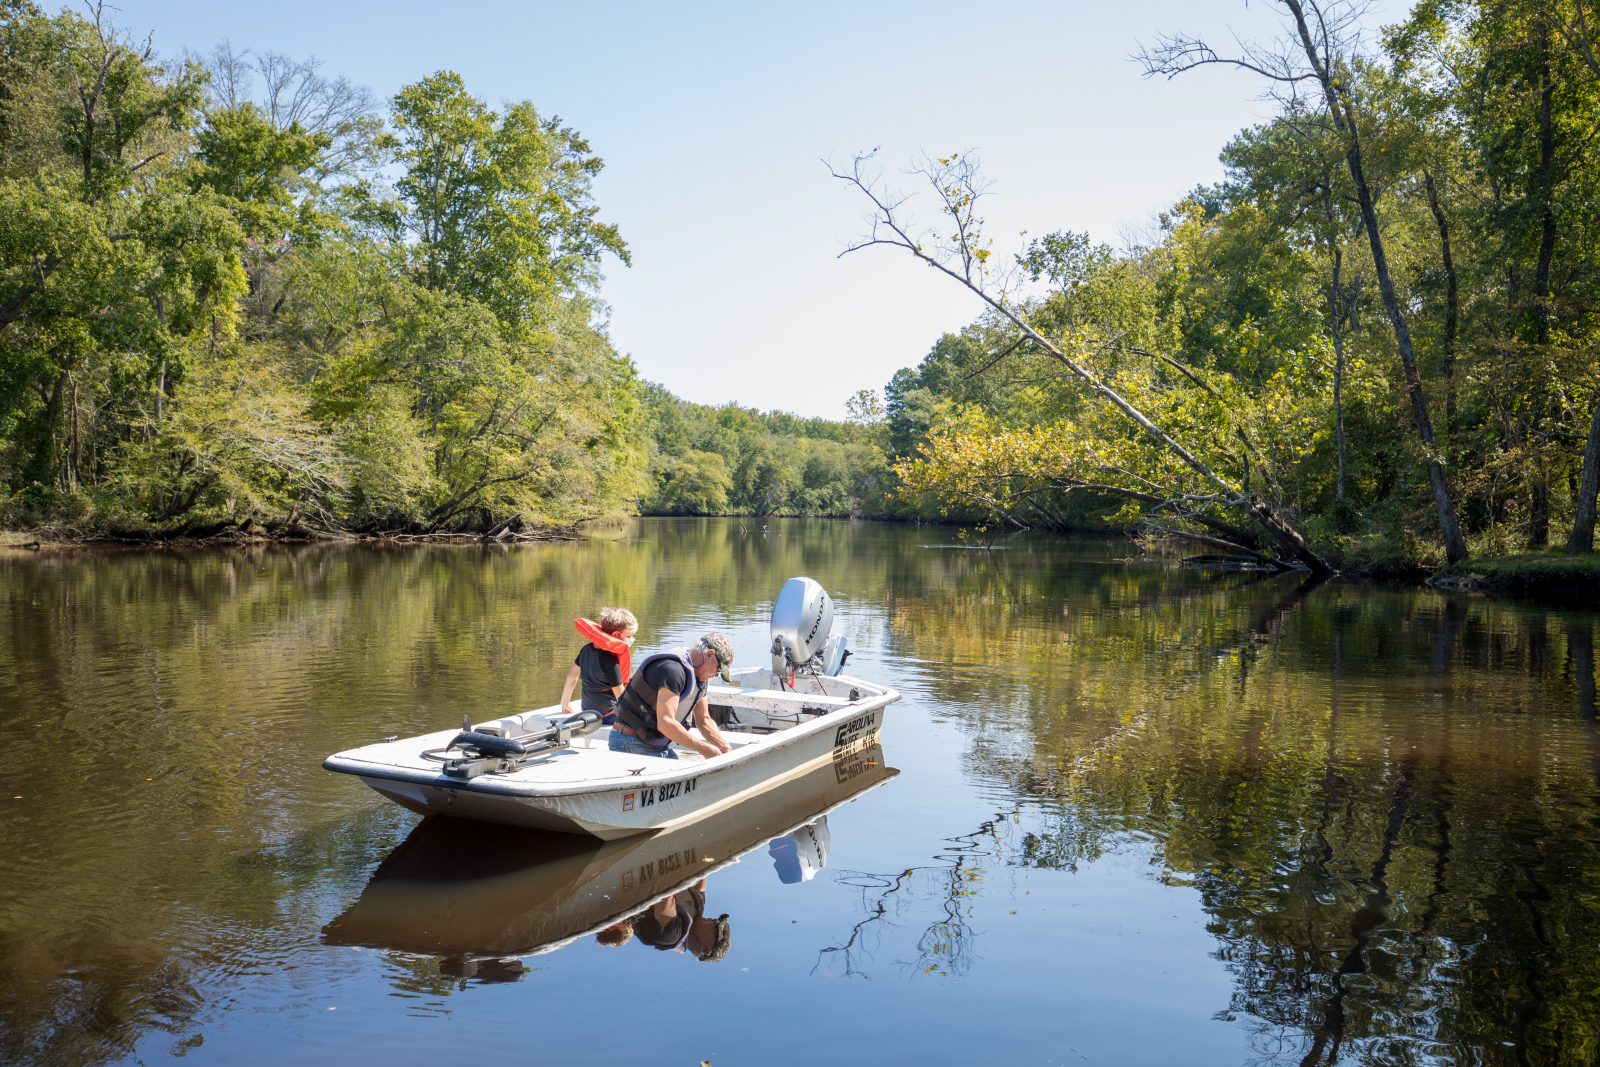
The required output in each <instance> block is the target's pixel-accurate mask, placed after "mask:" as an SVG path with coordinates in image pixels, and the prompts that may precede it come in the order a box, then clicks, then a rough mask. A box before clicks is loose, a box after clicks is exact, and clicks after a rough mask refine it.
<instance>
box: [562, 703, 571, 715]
mask: <svg viewBox="0 0 1600 1067" xmlns="http://www.w3.org/2000/svg"><path fill="white" fill-rule="evenodd" d="M561 714H563V715H571V714H572V704H571V702H570V701H566V700H563V701H562V702H561Z"/></svg>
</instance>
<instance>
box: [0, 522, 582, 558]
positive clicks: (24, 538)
mask: <svg viewBox="0 0 1600 1067" xmlns="http://www.w3.org/2000/svg"><path fill="white" fill-rule="evenodd" d="M579 536H580V535H579V533H578V528H577V527H576V526H539V527H535V526H527V525H522V526H518V527H516V528H515V529H513V528H511V527H509V526H507V525H506V524H504V523H502V524H501V525H500V526H497V527H495V528H494V529H491V530H487V531H484V532H481V533H471V532H468V533H442V532H439V533H425V532H424V533H413V532H408V531H375V532H360V533H352V532H347V531H329V530H316V529H310V528H307V527H303V526H283V527H277V528H273V529H268V528H266V527H261V526H255V525H250V526H237V525H228V526H226V527H224V528H221V529H218V528H215V527H209V528H201V529H185V530H176V531H124V530H116V531H106V530H79V529H77V528H75V527H71V526H41V527H39V528H37V529H33V530H0V549H19V550H24V551H41V550H45V549H67V548H118V547H123V548H140V547H147V548H160V547H177V546H191V547H204V546H228V545H266V544H308V543H312V542H332V543H349V544H396V545H403V544H519V543H527V542H547V541H575V540H577V539H578V538H579Z"/></svg>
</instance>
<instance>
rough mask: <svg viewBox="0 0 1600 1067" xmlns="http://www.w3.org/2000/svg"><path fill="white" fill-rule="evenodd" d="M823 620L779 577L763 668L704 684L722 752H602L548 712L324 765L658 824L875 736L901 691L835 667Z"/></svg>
mask: <svg viewBox="0 0 1600 1067" xmlns="http://www.w3.org/2000/svg"><path fill="white" fill-rule="evenodd" d="M832 625H833V602H832V601H831V600H830V599H829V597H828V594H827V593H826V592H824V591H823V589H822V587H821V586H820V585H818V584H817V583H816V582H814V581H812V580H811V579H810V578H791V579H790V580H789V581H788V582H787V583H785V585H784V587H783V590H782V591H781V592H780V593H779V595H778V599H777V601H776V602H775V603H774V605H773V611H772V648H771V657H772V658H771V665H770V666H769V667H750V668H744V669H740V670H737V671H734V672H732V678H733V684H732V685H713V686H711V687H710V689H709V694H710V695H709V702H710V704H711V707H712V710H713V712H714V713H715V714H716V718H717V722H718V725H719V728H720V729H721V731H722V734H723V736H724V737H725V738H726V739H727V741H728V743H729V744H730V745H731V746H732V750H731V751H729V752H727V753H724V754H722V755H718V756H714V757H710V758H707V757H703V756H700V755H699V754H697V753H695V752H692V751H689V750H687V749H682V748H680V749H679V750H678V758H677V759H675V760H673V759H662V758H661V757H659V756H638V755H633V754H630V753H626V752H612V751H611V750H610V748H609V746H608V742H609V730H608V729H607V728H605V727H601V726H600V725H599V717H598V716H597V715H595V714H594V713H593V712H582V713H579V714H578V715H574V716H571V717H567V716H564V715H563V714H562V713H561V710H560V708H559V707H552V708H544V709H541V710H538V711H528V712H523V713H521V714H517V715H511V716H507V717H505V718H500V719H492V720H489V721H486V722H479V723H477V724H471V723H470V722H469V723H467V724H465V725H464V727H463V729H462V730H461V731H459V732H458V731H455V730H441V731H439V732H437V733H431V734H422V735H419V736H417V737H408V738H401V739H390V740H387V741H382V742H379V743H377V744H373V745H366V746H363V747H361V748H353V749H350V750H348V751H345V752H338V753H335V754H334V755H332V756H329V757H328V758H327V759H326V760H325V761H324V762H323V766H324V767H326V768H327V769H328V770H330V771H339V772H342V773H344V774H353V775H356V776H357V777H359V778H360V779H361V780H362V781H363V782H366V783H367V784H368V785H369V786H371V787H372V788H373V789H376V790H377V791H378V792H379V793H381V794H383V795H384V796H385V797H388V798H389V799H390V800H392V801H394V802H395V803H397V804H401V805H403V806H405V807H407V808H410V809H411V810H413V811H417V812H421V813H423V814H441V815H451V816H455V817H457V818H464V819H479V820H483V821H486V822H495V823H504V824H507V825H512V826H526V827H533V828H536V829H543V830H556V831H562V832H566V833H575V834H588V835H590V836H592V837H598V838H601V839H602V840H612V839H614V838H619V837H627V836H630V835H633V834H642V833H649V832H652V831H656V830H665V829H670V828H672V827H675V826H680V825H682V824H684V823H686V822H689V821H691V820H694V819H699V818H703V817H704V816H707V815H710V814H712V813H714V812H718V811H721V810H723V809H725V808H728V807H730V806H732V805H734V804H737V803H739V802H740V801H741V800H744V799H745V798H747V797H749V796H751V795H753V794H755V793H758V792H760V791H762V790H765V789H770V788H772V787H773V786H775V785H779V784H781V783H783V782H785V781H788V780H789V779H791V778H794V777H797V776H799V775H802V774H804V773H805V772H806V771H808V770H810V769H812V768H814V767H815V766H816V765H817V764H819V763H822V762H826V761H837V760H839V759H842V758H844V757H847V756H849V755H850V754H851V753H852V752H854V751H856V750H858V749H861V748H864V747H866V746H868V745H870V744H872V743H873V742H874V741H875V740H876V739H877V736H878V730H879V728H880V726H881V725H882V723H883V713H884V709H885V708H886V707H888V705H889V704H891V703H893V702H894V701H896V700H898V699H900V694H899V693H897V692H895V691H894V690H893V689H890V688H888V687H887V686H883V685H877V684H874V683H872V682H868V681H865V680H863V679H860V678H854V677H850V676H848V675H845V674H842V673H840V672H841V670H842V669H843V666H844V662H845V660H846V659H847V658H848V657H849V655H850V652H849V650H848V647H847V642H846V640H845V639H844V638H843V637H842V636H832V635H831V634H830V631H831V629H832ZM691 732H692V731H691Z"/></svg>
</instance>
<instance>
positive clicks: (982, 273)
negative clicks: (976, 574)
mask: <svg viewBox="0 0 1600 1067" xmlns="http://www.w3.org/2000/svg"><path fill="white" fill-rule="evenodd" d="M872 159H873V156H872V154H870V153H869V154H864V155H857V156H856V157H855V158H854V159H853V160H852V163H851V166H850V168H849V170H847V171H843V172H841V171H840V170H838V169H837V168H835V167H833V166H832V165H831V164H830V165H829V168H828V169H829V172H830V173H831V174H832V175H833V176H834V177H835V178H837V179H839V180H840V181H843V182H845V183H847V184H848V185H850V186H851V187H853V188H854V189H856V190H857V191H859V192H860V193H861V194H862V195H863V196H865V197H866V198H867V199H868V200H869V201H870V202H871V204H872V212H871V214H870V215H869V218H870V225H871V228H870V230H869V232H868V235H867V236H866V237H863V238H862V239H860V240H858V241H856V242H854V243H852V244H851V245H850V246H849V247H847V248H846V249H845V251H844V252H843V253H841V255H848V254H849V253H851V252H855V251H859V250H860V249H863V248H870V247H873V246H876V245H885V246H888V247H891V248H899V249H902V250H904V251H906V252H909V253H910V254H911V255H912V256H913V257H914V258H916V259H919V260H921V261H922V262H923V263H926V264H927V265H928V266H930V267H932V268H934V269H935V270H937V271H938V272H940V273H941V274H943V275H945V276H946V277H948V278H950V279H952V280H953V281H955V282H957V283H959V284H960V285H962V286H964V287H965V288H966V289H967V290H968V291H970V292H971V293H973V294H974V295H975V296H977V297H978V298H979V299H980V300H982V301H983V302H984V303H985V304H986V305H987V306H988V307H989V309H990V310H991V311H992V312H993V313H994V314H995V315H996V316H997V317H998V319H999V320H1002V321H1004V322H1006V323H1009V324H1010V325H1011V326H1012V327H1013V328H1015V329H1016V330H1017V331H1019V334H1018V336H1017V338H1016V339H1015V340H1014V341H1013V342H1012V344H1011V345H1009V346H1008V347H1006V348H1004V349H1003V350H1002V351H1001V352H1000V353H998V354H997V355H996V356H995V358H994V359H993V360H991V361H989V363H988V364H986V365H985V367H984V368H982V370H988V369H989V368H990V367H992V366H994V365H995V364H997V363H998V362H999V361H1000V360H1002V359H1004V358H1006V357H1007V356H1009V355H1010V354H1011V353H1012V352H1013V351H1016V350H1017V349H1018V348H1019V347H1023V346H1026V348H1027V349H1029V350H1030V351H1031V352H1034V353H1037V354H1041V355H1043V356H1045V357H1046V358H1048V359H1049V360H1051V361H1054V362H1055V363H1057V364H1059V365H1060V366H1062V367H1065V368H1066V369H1067V371H1068V372H1070V376H1071V377H1072V378H1075V379H1077V380H1078V381H1079V382H1080V383H1081V384H1082V385H1084V386H1086V387H1087V388H1088V390H1089V391H1090V393H1092V394H1093V395H1094V396H1095V397H1097V398H1099V399H1100V400H1101V401H1103V402H1104V403H1103V404H1099V405H1095V407H1096V408H1097V409H1098V411H1086V412H1085V415H1086V418H1085V419H1080V420H1066V421H1063V422H1060V423H1058V424H1056V425H1054V426H1049V427H1038V426H1030V427H1026V428H1015V427H1011V428H1008V427H996V426H992V425H974V426H968V427H964V428H957V429H952V430H949V431H946V432H944V433H942V434H939V435H937V436H936V437H934V438H933V439H931V440H930V443H929V446H928V447H925V448H924V449H923V451H922V454H921V458H920V459H918V460H916V461H913V462H912V463H910V464H907V465H903V466H902V468H901V475H902V477H903V478H905V479H906V480H907V482H908V484H909V485H911V487H913V488H920V489H928V490H931V491H933V492H935V493H938V494H940V495H943V496H946V497H948V498H951V499H960V500H963V501H965V502H969V503H980V504H982V505H984V506H985V507H987V508H989V509H990V510H991V511H993V512H994V513H995V514H996V515H997V516H999V517H1001V518H1005V519H1008V520H1012V521H1016V515H1017V508H1018V506H1020V505H1022V504H1025V503H1029V502H1031V501H1034V500H1035V498H1036V496H1037V494H1038V493H1039V492H1040V491H1041V490H1052V491H1057V492H1061V491H1066V492H1073V491H1083V492H1092V493H1097V494H1100V495H1103V496H1110V497H1116V498H1120V499H1123V500H1125V501H1128V502H1129V503H1130V505H1133V506H1136V507H1138V508H1140V509H1142V510H1143V511H1145V512H1146V513H1147V514H1148V516H1149V517H1150V521H1151V522H1153V523H1156V524H1158V525H1161V524H1162V523H1163V520H1166V521H1170V520H1171V519H1172V518H1177V519H1178V520H1180V521H1182V522H1186V523H1191V524H1194V525H1198V526H1200V527H1203V528H1206V529H1208V530H1209V531H1210V534H1201V533H1199V532H1198V531H1193V530H1189V529H1186V528H1184V527H1168V526H1165V525H1162V528H1163V530H1164V531H1165V532H1167V533H1169V534H1171V535H1173V536H1179V537H1184V536H1187V537H1190V538H1192V539H1194V540H1196V541H1199V542H1201V543H1205V544H1208V545H1211V546H1213V547H1216V546H1217V541H1218V539H1217V538H1216V537H1215V536H1212V535H1214V534H1221V535H1223V537H1224V538H1225V539H1226V541H1227V542H1229V546H1230V547H1231V548H1236V549H1239V550H1240V551H1241V552H1244V553H1248V554H1251V555H1256V556H1257V557H1258V558H1263V559H1265V558H1268V557H1266V556H1264V555H1263V554H1262V553H1260V552H1258V551H1257V550H1256V548H1255V547H1254V546H1252V545H1250V544H1248V543H1247V542H1249V541H1254V540H1259V541H1260V542H1263V543H1264V544H1263V546H1262V547H1264V548H1266V549H1268V550H1270V551H1271V552H1273V553H1275V556H1274V557H1272V558H1273V559H1274V560H1275V561H1276V562H1277V564H1278V565H1280V566H1284V567H1286V568H1287V567H1303V568H1305V569H1307V570H1310V571H1312V572H1314V573H1317V574H1330V573H1332V568H1331V567H1330V566H1329V565H1328V563H1327V562H1326V561H1325V560H1323V558H1322V557H1321V556H1320V555H1319V554H1318V553H1317V552H1315V551H1314V550H1313V549H1312V548H1311V546H1310V544H1309V543H1308V542H1307V541H1306V539H1305V537H1304V536H1302V535H1301V533H1300V532H1299V530H1297V529H1296V528H1295V526H1294V525H1293V523H1292V522H1291V521H1290V520H1289V518H1288V517H1287V515H1286V514H1285V512H1286V507H1285V506H1284V504H1283V503H1281V502H1280V501H1269V500H1267V499H1264V498H1263V497H1262V496H1261V495H1260V494H1259V493H1258V492H1256V491H1254V490H1253V489H1252V488H1251V486H1250V475H1251V471H1252V469H1254V470H1255V471H1256V472H1258V473H1259V475H1260V477H1261V479H1262V481H1264V482H1265V483H1266V485H1267V486H1268V489H1269V491H1271V490H1272V487H1274V486H1275V484H1276V480H1275V479H1274V478H1273V476H1272V471H1271V465H1270V464H1269V463H1268V462H1267V461H1266V460H1265V458H1264V457H1263V455H1262V454H1261V451H1260V450H1259V449H1258V448H1257V447H1256V446H1255V444H1254V443H1253V441H1252V439H1251V435H1250V434H1249V432H1248V430H1247V429H1246V428H1245V426H1244V425H1243V423H1242V422H1241V421H1239V420H1237V419H1235V418H1233V417H1232V416H1231V415H1230V413H1229V411H1228V408H1229V406H1230V404H1234V403H1237V402H1238V401H1240V400H1241V399H1243V398H1242V397H1240V396H1238V395H1237V394H1236V393H1235V395H1232V396H1230V395H1228V394H1229V389H1228V385H1227V383H1224V382H1212V381H1208V380H1206V378H1205V377H1204V376H1203V374H1202V373H1201V372H1200V371H1199V370H1198V369H1196V368H1191V367H1187V366H1185V365H1183V364H1182V363H1181V362H1180V361H1178V360H1175V359H1172V358H1171V357H1169V356H1165V355H1161V354H1154V353H1152V352H1151V351H1150V350H1147V349H1144V348H1142V347H1140V346H1139V345H1138V344H1137V343H1136V342H1133V343H1130V339H1129V337H1128V335H1127V333H1125V332H1119V331H1118V330H1117V329H1116V328H1115V327H1114V325H1112V324H1109V323H1107V322H1105V321H1102V320H1098V319H1096V318H1095V317H1094V316H1093V315H1092V313H1091V314H1083V315H1080V314H1078V313H1076V311H1075V308H1074V303H1073V296H1074V288H1075V287H1078V286H1088V285H1090V284H1092V282H1093V280H1094V279H1093V277H1092V276H1091V275H1092V270H1089V269H1086V268H1085V266H1084V264H1083V263H1082V262H1081V260H1082V258H1083V257H1082V256H1081V253H1082V252H1083V248H1082V246H1081V245H1078V246H1075V245H1073V244H1072V242H1071V241H1070V240H1063V239H1062V238H1060V237H1054V238H1047V239H1046V240H1045V241H1043V242H1035V243H1034V245H1033V246H1032V247H1031V248H1030V249H1029V250H1028V252H1027V254H1026V255H1024V256H1018V257H1016V260H1015V266H1014V268H1013V269H1012V271H1010V272H1008V274H1007V276H1005V277H1004V278H1001V279H1000V280H999V285H998V288H994V287H992V286H991V281H993V280H995V279H994V275H993V274H992V272H991V270H990V268H989V267H988V260H989V259H990V258H991V255H992V251H991V249H990V246H989V242H988V241H987V240H986V239H985V237H984V235H983V219H982V218H980V217H979V216H978V215H977V211H976V208H977V204H978V202H979V201H980V199H981V198H982V196H983V195H984V192H985V185H984V183H983V181H982V180H981V178H980V176H979V170H978V164H977V162H976V161H975V160H974V159H972V158H971V157H970V156H965V155H961V154H956V155H952V156H948V157H945V158H942V159H935V160H927V161H925V162H924V163H923V164H922V165H921V166H920V167H918V168H916V169H915V170H914V171H913V173H915V174H918V175H920V176H921V177H923V178H924V179H926V181H927V182H928V184H929V185H930V186H931V188H932V189H933V190H934V193H935V194H936V196H937V197H938V200H939V203H940V205H941V210H942V213H943V215H944V216H945V218H946V219H947V220H948V222H949V224H950V225H951V227H952V229H951V231H950V232H949V233H946V234H939V233H935V232H932V231H923V232H918V233H913V231H912V227H911V224H910V223H909V222H908V221H907V219H906V218H905V217H904V212H903V211H902V208H903V207H904V205H905V204H906V202H907V200H908V199H909V198H908V197H906V196H902V195H898V194H895V193H892V192H889V191H888V190H886V189H885V188H884V187H883V185H882V183H881V181H879V180H878V179H877V177H876V176H874V175H871V174H869V173H868V166H869V164H870V162H871V160H872ZM1069 237H1070V235H1069ZM1052 241H1054V242H1055V243H1054V244H1052V243H1051V242H1052ZM1024 273H1025V274H1027V275H1029V276H1031V278H1032V280H1034V281H1037V280H1038V279H1039V278H1040V277H1049V278H1050V279H1051V280H1052V281H1054V282H1055V283H1057V284H1056V289H1055V291H1054V292H1053V293H1051V294H1050V296H1048V297H1046V298H1043V299H1039V300H1035V301H1031V302H1030V301H1025V300H1021V299H1018V298H1017V288H1018V287H1019V285H1020V281H1021V277H1022V275H1023V274H1024ZM1052 327H1054V329H1052ZM1052 333H1053V334H1054V336H1051V334H1052ZM1107 358H1108V359H1109V362H1107V364H1106V367H1105V369H1101V368H1099V367H1097V365H1096V363H1097V361H1101V360H1103V359H1107ZM1130 360H1131V361H1133V362H1132V363H1128V362H1125V361H1130ZM1134 365H1136V366H1137V367H1138V372H1137V373H1134V372H1132V370H1131V368H1132V367H1133V366H1134ZM1119 370H1121V371H1123V373H1119ZM1174 374H1176V378H1174V377H1173V375H1174ZM1174 397H1179V398H1181V401H1182V402H1183V403H1185V404H1188V405H1190V406H1191V407H1192V406H1196V405H1199V406H1203V407H1206V408H1207V409H1209V411H1210V414H1211V415H1212V416H1214V422H1213V425H1215V424H1218V423H1220V424H1221V425H1224V426H1231V429H1232V433H1231V434H1229V435H1228V446H1227V447H1231V449H1232V451H1231V454H1230V453H1229V452H1227V451H1226V450H1224V451H1223V452H1222V454H1221V455H1220V456H1219V459H1220V460H1224V461H1227V462H1229V463H1231V464H1233V465H1235V466H1236V467H1237V469H1238V470H1239V472H1240V474H1241V475H1242V477H1240V478H1237V479H1235V478H1232V477H1228V476H1226V475H1224V474H1223V473H1221V472H1220V471H1219V470H1218V466H1219V465H1220V464H1219V462H1217V461H1208V460H1207V459H1206V458H1205V457H1204V456H1203V454H1202V453H1203V446H1201V445H1199V444H1195V443H1193V438H1191V441H1190V442H1188V443H1186V442H1185V441H1182V440H1180V439H1179V437H1178V436H1177V434H1178V433H1181V432H1182V431H1179V430H1176V429H1173V430H1170V431H1169V429H1167V428H1164V427H1163V426H1162V425H1161V424H1158V423H1157V421H1155V419H1154V418H1152V417H1151V416H1150V415H1149V414H1147V411H1158V412H1159V411H1161V410H1162V409H1163V408H1165V409H1166V410H1167V412H1168V413H1169V414H1171V415H1172V418H1171V420H1170V421H1169V422H1168V425H1169V426H1173V427H1176V426H1178V425H1182V424H1184V423H1185V422H1186V421H1192V420H1186V419H1185V418H1184V417H1183V415H1182V413H1181V411H1178V410H1175V409H1174V408H1173V406H1172V405H1173V399H1174ZM1107 412H1112V413H1114V415H1113V416H1112V419H1111V422H1110V423H1108V422H1106V421H1105V419H1104V418H1103V416H1104V415H1105V413H1107ZM1158 417H1159V416H1158ZM1206 445H1207V446H1210V448H1211V449H1212V450H1213V451H1216V450H1218V449H1219V447H1220V442H1218V441H1215V440H1212V441H1208V442H1206ZM919 464H920V466H919ZM919 476H920V479H919Z"/></svg>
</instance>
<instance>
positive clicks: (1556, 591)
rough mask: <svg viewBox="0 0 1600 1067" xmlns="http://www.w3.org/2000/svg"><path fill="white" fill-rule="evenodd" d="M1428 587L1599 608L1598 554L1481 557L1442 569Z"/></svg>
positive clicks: (1534, 554) (1533, 554)
mask: <svg viewBox="0 0 1600 1067" xmlns="http://www.w3.org/2000/svg"><path fill="white" fill-rule="evenodd" d="M1428 584H1430V585H1433V586H1435V587H1436V588H1440V589H1462V590H1469V591H1474V592H1485V593H1497V594H1502V595H1505V596H1517V597H1532V598H1537V599H1540V600H1553V601H1560V602H1563V603H1573V602H1582V603H1588V604H1600V553H1594V552H1589V553H1584V554H1572V553H1566V552H1520V553H1516V554H1514V555H1509V556H1485V557H1483V558H1482V559H1469V560H1465V561H1463V562H1461V563H1457V564H1452V565H1451V566H1448V567H1445V568H1444V569H1442V570H1441V571H1439V573H1437V574H1435V575H1434V576H1433V577H1432V578H1430V579H1429V583H1428Z"/></svg>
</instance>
